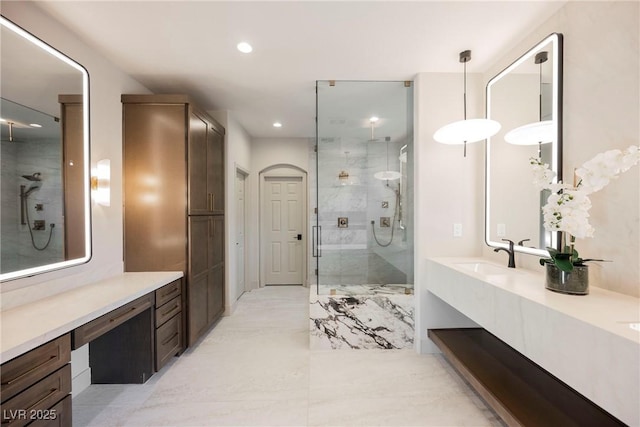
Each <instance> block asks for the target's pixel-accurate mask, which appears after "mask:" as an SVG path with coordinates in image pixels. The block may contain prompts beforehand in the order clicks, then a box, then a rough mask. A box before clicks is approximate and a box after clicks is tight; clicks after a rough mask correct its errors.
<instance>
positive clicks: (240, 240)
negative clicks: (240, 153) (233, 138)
mask: <svg viewBox="0 0 640 427" xmlns="http://www.w3.org/2000/svg"><path fill="white" fill-rule="evenodd" d="M245 179H246V176H245V175H244V174H243V173H241V172H240V171H236V289H235V295H234V296H235V298H236V299H238V298H240V296H242V294H243V293H244V290H245V287H244V286H245V273H244V271H245V270H244V260H245V250H244V224H245V200H246V197H245Z"/></svg>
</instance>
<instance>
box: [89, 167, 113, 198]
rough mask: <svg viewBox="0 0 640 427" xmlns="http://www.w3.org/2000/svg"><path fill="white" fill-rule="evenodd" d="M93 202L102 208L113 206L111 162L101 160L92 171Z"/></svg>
mask: <svg viewBox="0 0 640 427" xmlns="http://www.w3.org/2000/svg"><path fill="white" fill-rule="evenodd" d="M91 191H92V195H93V200H94V201H95V202H96V203H97V204H99V205H102V206H111V160H106V159H105V160H100V161H98V163H97V167H96V168H95V169H92V170H91Z"/></svg>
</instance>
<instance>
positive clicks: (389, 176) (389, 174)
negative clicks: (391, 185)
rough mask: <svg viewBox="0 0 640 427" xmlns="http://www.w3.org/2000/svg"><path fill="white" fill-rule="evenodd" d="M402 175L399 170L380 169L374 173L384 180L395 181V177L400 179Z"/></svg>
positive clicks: (374, 175) (377, 177) (375, 176)
mask: <svg viewBox="0 0 640 427" xmlns="http://www.w3.org/2000/svg"><path fill="white" fill-rule="evenodd" d="M401 176H402V175H400V172H398V171H380V172H376V173H374V174H373V177H374V178H376V179H381V180H383V181H393V180H394V179H399V178H400V177H401Z"/></svg>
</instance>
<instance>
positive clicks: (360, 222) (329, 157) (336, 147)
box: [309, 137, 413, 284]
mask: <svg viewBox="0 0 640 427" xmlns="http://www.w3.org/2000/svg"><path fill="white" fill-rule="evenodd" d="M405 143H406V141H404V140H401V141H391V142H388V143H387V142H386V141H385V139H384V137H381V138H379V139H376V140H374V141H368V140H367V139H366V138H359V139H358V138H352V137H331V138H320V141H319V144H318V151H317V153H316V152H314V149H313V145H312V144H311V146H310V150H309V155H310V162H309V164H310V165H313V170H312V171H311V173H310V195H311V197H310V203H311V204H312V206H311V209H310V210H309V211H310V212H311V218H310V223H311V224H312V225H315V224H316V221H318V224H319V225H320V226H321V229H322V233H321V234H322V236H321V238H322V249H321V257H320V258H319V259H318V265H317V266H318V267H319V271H320V281H321V283H323V284H327V283H334V284H388V283H411V281H412V276H413V262H412V260H413V251H412V248H411V240H410V239H408V238H407V236H408V232H409V228H408V227H406V228H405V229H404V230H403V229H401V228H400V227H399V221H398V220H399V210H398V208H397V192H396V190H397V189H398V185H399V181H397V180H396V181H389V182H388V186H387V182H386V181H380V180H378V179H376V178H374V173H375V172H378V171H381V170H387V169H389V170H395V171H398V170H399V168H400V160H399V158H398V157H399V154H400V147H402V146H403V145H404V144H405ZM316 156H318V163H319V172H320V182H319V186H317V181H316V179H317V177H316V171H315V167H316ZM387 159H388V160H387ZM342 171H346V172H348V174H349V178H348V180H347V184H346V185H343V184H344V183H341V182H340V180H339V179H338V175H339V174H340V172H342ZM409 188H410V189H411V188H412V186H410V187H409ZM316 197H318V199H317V206H318V211H319V214H318V216H316V214H314V213H313V208H314V207H315V201H316ZM383 202H386V203H385V204H386V206H387V207H383ZM410 203H411V201H410V200H408V201H406V202H405V204H404V208H405V210H407V211H410V210H412V208H411V205H410ZM394 214H395V221H394ZM339 217H346V218H348V227H347V228H340V227H338V218H339ZM381 217H388V218H389V219H390V221H391V222H392V223H393V226H394V230H393V233H394V236H393V241H392V243H391V245H389V246H387V247H382V246H380V245H378V244H377V243H376V242H375V239H374V236H373V232H372V225H371V221H373V222H374V227H375V233H376V237H377V238H378V241H379V242H380V243H381V244H386V243H388V242H389V241H390V239H391V227H380V218H381ZM310 264H311V265H309V271H311V272H313V271H314V269H315V268H316V258H312V259H311V260H310ZM311 282H312V283H314V282H313V280H312V281H311Z"/></svg>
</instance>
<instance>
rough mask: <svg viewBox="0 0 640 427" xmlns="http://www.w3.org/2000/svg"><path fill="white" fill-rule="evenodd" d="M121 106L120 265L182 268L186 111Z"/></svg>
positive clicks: (147, 268) (136, 268) (148, 268)
mask: <svg viewBox="0 0 640 427" xmlns="http://www.w3.org/2000/svg"><path fill="white" fill-rule="evenodd" d="M122 108H123V139H124V144H123V169H124V262H125V271H154V270H157V271H166V270H180V271H186V269H187V263H186V255H187V251H186V236H187V220H186V218H185V214H186V212H187V198H186V190H187V188H186V179H187V163H186V161H185V157H186V156H187V146H186V142H185V133H186V125H187V111H186V109H185V106H184V105H183V104H180V105H174V104H171V105H163V104H123V106H122Z"/></svg>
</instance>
